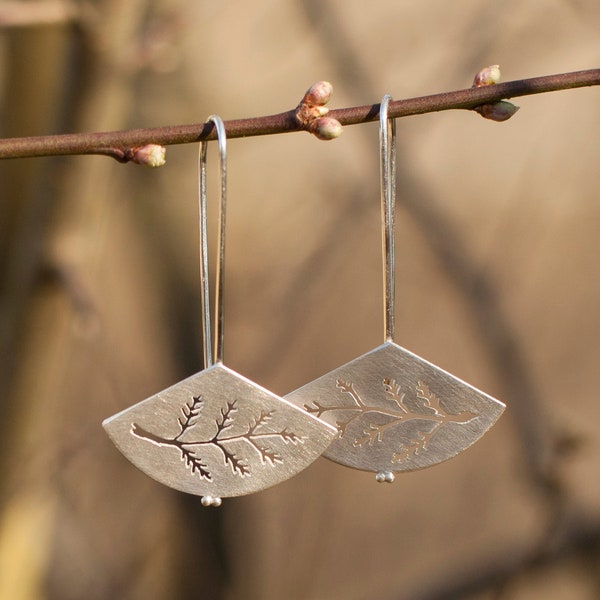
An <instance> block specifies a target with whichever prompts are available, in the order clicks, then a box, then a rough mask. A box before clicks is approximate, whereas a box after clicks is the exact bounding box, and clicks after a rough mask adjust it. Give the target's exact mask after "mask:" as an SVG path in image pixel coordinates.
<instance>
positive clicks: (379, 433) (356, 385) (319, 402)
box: [286, 95, 505, 482]
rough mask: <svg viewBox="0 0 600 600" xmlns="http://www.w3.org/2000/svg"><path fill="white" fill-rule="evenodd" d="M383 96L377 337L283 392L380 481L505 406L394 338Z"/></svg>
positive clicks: (474, 436) (340, 454) (458, 447)
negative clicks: (380, 327) (377, 342)
mask: <svg viewBox="0 0 600 600" xmlns="http://www.w3.org/2000/svg"><path fill="white" fill-rule="evenodd" d="M390 100H391V96H389V95H386V96H384V98H383V100H382V102H381V108H380V113H379V114H380V119H379V142H380V165H381V192H382V193H381V205H382V238H383V263H384V277H383V290H384V294H383V295H384V331H385V338H384V343H383V344H382V345H381V346H379V347H377V348H375V349H374V350H371V351H370V352H368V353H366V354H364V355H363V356H360V357H359V358H356V359H354V360H352V361H350V362H349V363H347V364H345V365H343V366H341V367H339V368H337V369H335V370H334V371H331V372H329V373H327V374H326V375H323V376H322V377H319V378H318V379H316V380H315V381H312V382H310V383H308V384H306V385H304V386H302V387H301V388H299V389H297V390H295V391H293V392H291V393H290V394H287V395H286V399H287V400H289V401H290V402H292V403H294V404H296V405H297V406H300V407H303V408H304V409H305V410H306V411H307V412H309V413H310V414H312V415H315V416H317V417H319V418H321V419H323V420H325V421H327V422H329V423H331V424H332V425H335V426H336V427H337V430H338V436H337V438H336V440H335V441H334V442H333V443H332V444H331V446H329V448H328V449H327V450H326V451H325V453H324V456H325V457H326V458H329V459H331V460H333V461H335V462H337V463H340V464H342V465H345V466H348V467H352V468H355V469H361V470H366V471H374V472H375V473H376V474H377V475H376V479H377V481H379V482H384V481H385V482H392V481H393V480H394V472H399V471H412V470H415V469H422V468H425V467H430V466H432V465H435V464H437V463H440V462H442V461H444V460H447V459H449V458H452V457H453V456H455V455H456V454H458V453H460V452H462V451H463V450H465V449H466V448H468V447H469V446H470V445H471V444H473V443H474V442H476V441H477V440H478V439H479V438H480V437H481V436H482V435H483V434H484V433H485V432H486V431H487V430H488V429H489V428H490V427H491V426H492V425H493V424H494V423H495V422H496V420H497V419H498V417H499V416H500V415H501V414H502V412H503V410H504V408H505V405H504V404H502V403H501V402H499V401H498V400H495V399H494V398H492V397H490V396H488V395H487V394H485V393H483V392H481V391H479V390H477V389H476V388H474V387H472V386H471V385H469V384H467V383H465V382H464V381H461V380H460V379H458V378H457V377H455V376H454V375H451V374H450V373H447V372H446V371H444V370H442V369H440V368H439V367H437V366H435V365H433V364H431V363H429V362H427V361H426V360H424V359H423V358H421V357H419V356H416V355H415V354H413V353H412V352H409V351H408V350H406V349H405V348H402V347H401V346H399V345H398V344H396V343H395V342H394V339H393V338H394V295H395V287H394V209H395V199H396V197H395V192H396V169H395V161H396V123H395V120H394V119H391V120H390V119H388V104H389V102H390ZM390 129H391V138H392V139H391V144H390V140H389V131H390Z"/></svg>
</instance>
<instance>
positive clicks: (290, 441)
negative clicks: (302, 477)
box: [103, 363, 336, 506]
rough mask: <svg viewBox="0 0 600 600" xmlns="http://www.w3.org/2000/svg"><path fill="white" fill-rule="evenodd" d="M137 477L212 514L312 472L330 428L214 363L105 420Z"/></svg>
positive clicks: (331, 431)
mask: <svg viewBox="0 0 600 600" xmlns="http://www.w3.org/2000/svg"><path fill="white" fill-rule="evenodd" d="M103 426H104V428H105V429H106V432H107V433H108V435H109V436H110V438H111V439H112V441H113V442H114V444H115V445H116V446H117V448H118V449H119V450H120V451H121V452H122V453H123V454H124V455H125V456H126V457H127V458H128V459H129V460H130V461H131V462H132V463H133V464H134V465H135V466H136V467H138V468H139V469H141V470H142V471H144V473H146V474H147V475H149V476H150V477H152V478H154V479H156V480H157V481H160V482H161V483H163V484H165V485H168V486H169V487H172V488H175V489H177V490H180V491H182V492H188V493H190V494H198V495H200V496H203V501H202V504H203V505H206V506H215V505H217V506H218V504H219V503H220V498H221V497H229V496H241V495H244V494H250V493H252V492H257V491H260V490H264V489H266V488H268V487H271V486H273V485H275V484H277V483H280V482H282V481H284V480H286V479H289V478H290V477H292V476H293V475H296V474H297V473H298V472H300V471H301V470H302V469H304V468H305V467H307V466H308V465H310V464H311V463H312V462H313V461H314V460H315V459H316V458H318V457H319V456H320V455H321V454H322V452H323V451H324V450H325V449H326V448H327V446H328V445H329V444H330V443H331V441H332V440H333V439H334V437H335V435H336V429H335V427H333V426H329V425H326V424H325V423H323V421H321V420H320V419H318V418H316V417H315V416H313V415H310V414H308V413H307V412H305V411H303V410H300V409H299V408H297V407H296V406H294V405H293V404H290V403H289V402H286V401H285V400H283V399H282V398H280V397H279V396H276V395H275V394H273V393H271V392H269V391H268V390H266V389H264V388H262V387H261V386H259V385H257V384H256V383H253V382H252V381H250V380H249V379H246V378H245V377H244V376H242V375H240V374H239V373H236V372H235V371H233V370H231V369H229V368H228V367H226V366H225V365H223V364H222V363H216V364H214V365H213V366H212V367H209V368H208V369H205V370H204V371H201V372H199V373H196V374H195V375H192V376H191V377H188V378H187V379H185V380H183V381H180V382H179V383H177V384H176V385H174V386H172V387H170V388H168V389H166V390H164V391H162V392H159V393H158V394H156V395H154V396H152V397H150V398H148V399H147V400H144V401H143V402H140V403H139V404H136V405H134V406H131V407H129V408H127V409H126V410H124V411H122V412H120V413H118V414H116V415H114V416H112V417H110V418H108V419H106V421H104V423H103Z"/></svg>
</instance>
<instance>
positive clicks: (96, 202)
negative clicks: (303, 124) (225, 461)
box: [0, 0, 600, 600]
mask: <svg viewBox="0 0 600 600" xmlns="http://www.w3.org/2000/svg"><path fill="white" fill-rule="evenodd" d="M599 28H600V4H598V2H596V1H595V0H553V1H550V2H549V1H548V0H530V1H529V2H522V1H517V0H506V1H504V2H493V3H491V2H486V1H482V0H464V1H462V2H458V3H456V2H454V3H452V2H450V3H449V2H443V1H441V0H430V1H428V2H416V1H411V0H404V1H402V2H398V1H397V0H395V1H392V0H377V2H372V3H365V2H361V1H359V0H329V1H328V2H318V1H317V0H298V1H281V0H278V1H275V0H255V1H254V2H246V3H240V2H233V1H228V0H222V1H220V2H209V1H205V0H198V1H197V2H188V1H184V0H127V1H126V2H123V0H95V1H81V2H77V1H74V2H67V1H58V0H52V1H50V0H48V1H40V2H38V1H25V0H24V1H22V2H14V1H6V0H5V1H2V0H0V106H1V109H0V135H1V136H2V137H13V136H28V135H38V134H51V133H62V132H83V131H102V130H115V129H126V128H135V127H150V126H161V125H169V124H171V125H172V124H187V123H196V122H202V121H204V120H205V119H206V117H207V116H208V115H209V114H212V113H218V114H219V115H221V116H222V117H223V119H226V120H227V119H233V118H243V117H253V116H261V115H266V114H271V113H277V112H280V111H284V110H289V109H291V108H293V107H294V106H295V105H296V104H297V103H298V102H299V100H300V98H301V97H302V95H303V93H304V91H305V90H306V89H307V88H308V87H309V86H310V85H312V84H313V83H315V82H316V81H319V80H328V81H331V82H332V83H333V85H334V96H333V99H332V101H331V103H330V106H332V107H333V108H341V107H345V106H352V105H362V104H370V103H376V102H378V101H379V99H380V98H381V96H382V95H383V94H384V93H390V94H392V95H393V96H394V97H395V98H396V99H400V98H403V97H412V96H421V95H425V94H431V93H437V92H443V91H449V90H454V89H460V88H465V87H469V86H470V85H471V82H472V79H473V76H474V74H475V73H476V72H477V71H479V69H481V68H482V67H485V66H487V65H491V64H500V66H501V69H502V73H503V81H509V80H514V79H520V78H525V77H534V76H539V75H548V74H553V73H560V72H565V71H576V70H581V69H588V68H595V67H598V66H599V65H600V44H599V42H598V31H599ZM515 103H516V104H518V105H519V106H520V107H521V110H520V111H519V112H518V113H517V115H516V116H514V117H513V118H512V119H511V120H510V121H508V122H505V123H495V122H491V121H486V120H484V119H482V118H481V117H480V116H478V115H477V114H475V113H472V112H463V111H450V112H443V113H438V114H429V115H423V116H418V117H411V118H406V119H401V120H399V121H398V124H397V125H398V138H399V140H398V153H399V164H398V171H399V183H398V208H397V265H396V286H397V306H396V340H397V341H398V342H399V343H400V344H402V345H403V346H406V347H407V348H409V349H411V350H412V351H413V352H416V353H418V354H420V355H421V356H423V357H425V358H427V359H428V360H430V361H432V362H434V363H436V364H438V365H440V366H441V367H443V368H445V369H446V370H449V371H451V372H452V373H454V374H456V375H457V376H459V377H461V378H463V379H465V380H467V381H469V382H470V383H472V384H473V385H476V386H477V387H479V388H481V389H483V390H485V391H487V392H488V393H490V394H491V395H493V396H495V397H497V398H499V399H501V400H503V401H504V402H505V403H506V404H507V405H508V408H507V410H506V412H505V414H504V415H503V416H502V418H501V419H500V421H499V422H498V423H497V424H496V425H495V426H494V427H493V428H492V429H491V430H490V431H489V432H488V433H487V434H486V435H485V436H484V438H482V439H481V440H480V441H479V442H478V443H477V444H476V445H474V446H473V447H471V448H470V449H468V450H467V451H465V452H463V453H462V454H460V455H459V456H458V457H456V458H454V459H453V460H451V461H448V462H446V463H443V464H441V465H438V466H436V467H433V468H430V469H426V470H423V471H419V472H414V473H410V474H403V475H401V476H398V477H397V478H396V482H395V483H394V484H393V485H391V486H390V485H379V484H376V483H375V481H374V476H373V474H371V473H362V472H358V471H353V470H350V469H345V468H342V467H340V466H337V465H335V464H333V463H331V462H328V461H327V460H325V459H319V460H317V462H315V463H314V464H313V465H312V466H311V467H310V468H308V469H307V470H305V471H304V472H302V473H301V474H300V475H298V476H297V477H295V478H293V479H291V480H289V481H287V482H285V483H283V484H281V485H278V486H276V487H275V488H272V489H270V490H267V491H265V492H262V493H259V494H256V495H253V496H249V497H243V498H238V499H229V500H226V501H225V502H224V504H223V507H222V508H220V509H218V510H216V509H203V508H202V507H201V506H200V501H199V499H198V498H197V497H193V496H188V495H185V494H181V493H178V492H176V491H173V490H171V489H169V488H166V487H163V486H161V485H160V484H158V483H156V482H154V481H153V480H151V479H149V478H148V477H146V476H145V475H143V474H142V473H141V472H139V471H137V470H136V469H135V468H134V467H133V466H131V465H130V464H129V462H128V461H127V460H126V459H125V458H124V457H123V456H122V455H121V454H120V453H119V452H118V451H117V450H116V449H115V448H114V447H113V445H112V443H111V442H110V441H109V439H108V437H107V436H106V435H105V433H104V431H103V429H102V427H101V422H102V420H103V419H104V418H106V417H107V416H109V415H111V414H113V413H115V412H117V411H119V410H122V409H124V408H126V407H128V406H130V405H132V404H134V403H136V402H138V401H140V400H142V399H144V398H146V397H147V396H150V395H152V394H154V393H156V392H157V391H159V390H161V389H163V388H165V387H167V386H169V385H171V384H173V383H175V382H177V381H178V380H180V379H182V378H184V377H186V376H188V375H190V374H192V373H194V372H196V371H198V370H199V369H200V368H201V367H202V364H201V350H200V347H201V346H200V343H201V339H200V327H199V322H200V308H199V307H200V301H199V283H198V238H197V216H196V215H197V172H196V159H197V147H195V146H194V145H188V146H177V147H169V148H168V150H167V164H166V166H165V167H162V168H160V169H154V170H151V169H146V168H143V167H139V166H136V165H133V164H127V165H121V164H119V163H117V162H116V161H113V160H112V159H109V158H105V157H94V156H89V157H69V158H65V157H62V158H38V159H19V160H5V161H2V162H0V598H2V599H5V598H6V599H11V600H36V599H57V600H79V599H83V598H85V599H88V600H104V599H117V598H118V599H126V600H137V599H156V600H163V599H174V600H187V599H215V600H221V599H223V600H231V599H237V598H244V599H261V600H262V599H266V600H271V599H281V598H286V599H291V600H305V599H306V600H337V599H342V598H343V599H344V600H367V599H371V598H377V599H384V600H387V599H390V600H391V599H409V600H413V599H418V600H433V599H448V598H469V599H478V600H479V599H481V600H484V599H491V598H506V599H511V600H513V599H514V600H520V599H534V600H535V599H538V598H540V599H541V598H544V599H549V598H551V599H553V600H554V599H556V600H563V599H564V600H592V599H596V598H599V597H600V467H599V465H600V433H599V429H598V423H599V422H600V402H599V401H598V397H597V389H598V381H599V378H600V374H599V370H598V363H599V360H600V311H599V310H598V307H599V302H600V279H599V278H598V277H597V275H598V267H597V261H598V253H599V251H600V235H599V233H600V204H599V203H598V189H599V187H600V170H599V169H598V157H599V156H600V136H598V131H599V127H600V111H599V110H598V107H599V106H600V89H597V88H584V89H579V90H569V91H563V92H555V93H551V94H544V95H539V96H530V97H525V98H518V99H516V100H515ZM228 148H229V212H228V248H227V250H228V256H227V262H228V269H227V273H226V281H225V285H226V297H225V360H226V362H227V364H228V365H229V366H231V367H232V368H234V369H236V370H238V371H239V372H241V373H243V374H244V375H246V376H248V377H250V378H251V379H253V380H255V381H257V382H258V383H260V384H262V385H264V386H265V387H267V388H269V389H271V390H273V391H274V392H276V393H280V394H285V393H287V392H289V391H291V390H293V389H295V388H296V387H298V386H300V385H302V384H304V383H306V382H308V381H310V380H312V379H314V378H315V377H317V376H319V375H321V374H323V373H325V372H327V371H329V370H331V369H333V368H335V367H337V366H339V365H341V364H343V363H344V362H346V361H348V360H350V359H352V358H354V357H356V356H358V355H360V354H362V353H364V352H366V351H368V350H370V349H372V348H374V347H375V346H377V345H379V344H380V343H381V342H382V335H383V330H382V314H381V303H382V300H381V242H380V228H379V227H380V226H379V167H378V160H379V159H378V140H377V124H376V123H373V124H367V125H358V126H352V127H347V128H345V131H344V133H343V135H342V137H341V138H339V139H338V140H335V141H332V142H328V143H324V142H320V141H317V140H316V139H315V138H314V137H312V136H310V135H308V134H306V133H298V134H294V135H276V136H270V137H262V138H261V137H258V138H249V139H240V140H231V141H230V143H229V144H228ZM214 154H216V152H215V150H214V148H211V152H209V155H210V164H209V168H211V165H212V169H213V170H212V174H211V177H212V179H213V180H214V183H215V184H216V181H217V164H216V161H215V160H213V159H214Z"/></svg>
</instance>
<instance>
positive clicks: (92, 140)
mask: <svg viewBox="0 0 600 600" xmlns="http://www.w3.org/2000/svg"><path fill="white" fill-rule="evenodd" d="M592 85H600V69H590V70H587V71H575V72H573V73H561V74H558V75H547V76H544V77H534V78H532V79H521V80H518V81H509V82H507V83H499V84H496V85H489V86H484V87H477V88H468V89H464V90H457V91H454V92H444V93H442V94H434V95H431V96H421V97H419V98H410V99H407V100H397V101H395V102H391V103H390V105H389V115H390V117H393V118H397V117H408V116H412V115H420V114H425V113H430V112H438V111H442V110H454V109H459V110H472V109H474V108H477V107H478V106H481V105H483V104H490V103H494V102H498V101H500V100H504V99H506V98H516V97H519V96H530V95H533V94H542V93H546V92H555V91H559V90H566V89H574V88H579V87H587V86H592ZM295 114H296V112H295V109H294V110H289V111H286V112H282V113H279V114H276V115H270V116H266V117H256V118H250V119H237V120H232V121H227V122H226V123H225V130H226V133H227V137H229V138H239V137H250V136H262V135H273V134H278V133H290V132H294V131H302V130H303V129H304V127H303V126H302V125H301V124H300V123H299V122H298V121H297V119H296V116H295ZM328 116H330V117H333V118H334V119H337V120H338V121H339V122H340V123H341V124H342V125H357V124H359V123H368V122H371V121H375V120H377V119H378V118H379V104H368V105H365V106H354V107H350V108H340V109H336V110H331V111H330V112H329V114H328ZM213 139H215V132H214V126H213V124H212V123H208V124H204V123H200V124H193V125H174V126H168V127H156V128H145V129H131V130H128V131H109V132H100V133H71V134H63V135H48V136H34V137H23V138H7V139H4V140H0V158H26V157H35V156H58V155H66V154H104V155H108V156H112V157H113V158H116V159H117V160H120V161H123V160H124V156H125V152H126V150H127V149H128V148H132V147H136V146H142V145H145V144H150V143H153V144H161V145H163V146H169V145H173V144H189V143H195V142H198V141H200V140H213ZM125 160H126V159H125Z"/></svg>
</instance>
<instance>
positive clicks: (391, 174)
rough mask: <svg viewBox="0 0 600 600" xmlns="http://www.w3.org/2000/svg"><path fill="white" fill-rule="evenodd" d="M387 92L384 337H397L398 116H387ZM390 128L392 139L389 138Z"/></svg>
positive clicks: (382, 126)
mask: <svg viewBox="0 0 600 600" xmlns="http://www.w3.org/2000/svg"><path fill="white" fill-rule="evenodd" d="M391 100H392V97H391V96H390V95H389V94H386V95H385V96H384V97H383V98H382V100H381V105H380V108H379V150H380V174H381V238H382V251H383V267H384V268H383V305H384V306H383V328H384V335H385V341H390V342H391V341H393V339H394V327H395V325H394V304H395V295H396V289H395V278H394V266H395V250H394V232H395V227H394V212H395V207H396V120H395V119H389V118H388V104H389V103H390V101H391ZM390 132H391V139H390Z"/></svg>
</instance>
